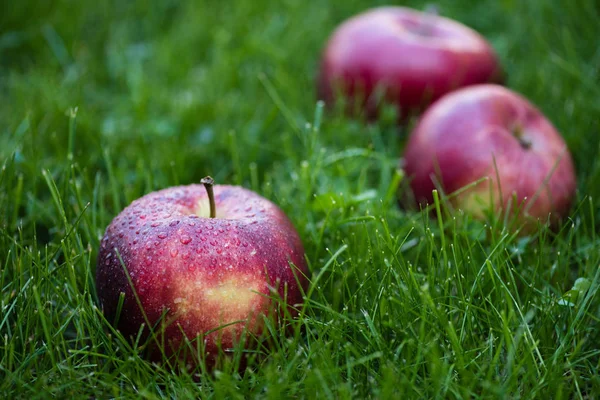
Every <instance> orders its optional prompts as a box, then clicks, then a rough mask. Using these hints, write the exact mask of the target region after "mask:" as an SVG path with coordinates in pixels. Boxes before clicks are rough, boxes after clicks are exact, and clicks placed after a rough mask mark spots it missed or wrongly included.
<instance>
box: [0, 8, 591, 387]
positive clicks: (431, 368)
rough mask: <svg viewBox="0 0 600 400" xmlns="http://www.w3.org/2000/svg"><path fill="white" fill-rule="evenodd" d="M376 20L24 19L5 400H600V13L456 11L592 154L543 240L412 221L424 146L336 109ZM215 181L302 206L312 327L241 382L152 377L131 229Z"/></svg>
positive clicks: (13, 162)
mask: <svg viewBox="0 0 600 400" xmlns="http://www.w3.org/2000/svg"><path fill="white" fill-rule="evenodd" d="M376 4H383V3H381V2H380V1H375V2H373V1H366V0H360V1H359V0H349V1H337V2H333V1H312V2H310V1H303V0H285V1H267V0H253V1H249V0H248V1H242V0H231V1H227V2H216V1H210V0H205V1H203V2H192V1H174V0H157V1H155V2H154V3H153V4H152V6H148V2H147V1H137V0H131V1H109V2H102V1H92V0H81V1H72V0H55V1H53V2H34V1H22V2H20V1H6V2H4V3H3V4H2V6H0V104H1V106H0V165H1V169H0V289H1V291H0V398H6V399H13V398H27V399H32V398H43V399H48V398H86V397H87V398H108V397H115V398H136V399H137V398H161V397H168V398H175V399H185V398H204V397H207V398H208V397H213V398H218V399H221V398H240V399H241V398H254V397H260V398H263V397H264V398H272V399H281V398H288V397H292V398H311V399H313V398H314V399H317V398H318V399H321V398H351V397H354V398H368V397H372V398H540V399H548V398H554V399H579V398H597V397H599V396H600V376H599V375H598V372H599V369H600V324H599V318H600V296H599V295H598V290H597V289H598V286H599V285H600V269H599V268H598V266H599V265H600V250H599V248H600V235H599V234H600V232H599V228H600V210H599V207H600V157H598V152H599V149H600V45H599V43H600V42H599V38H600V23H598V21H600V8H599V5H598V3H597V2H596V1H595V0H577V1H573V0H553V1H518V0H502V1H481V2H472V1H470V0H460V1H459V0H440V1H439V2H437V4H438V7H439V10H440V12H441V13H443V14H444V15H447V16H450V17H452V18H455V19H458V20H459V21H462V22H464V23H466V24H467V25H470V26H472V27H473V28H475V29H477V30H478V31H480V32H481V33H482V34H483V35H484V36H486V37H487V38H488V39H489V40H490V41H491V43H492V44H493V46H494V47H495V48H496V50H497V51H498V53H499V56H500V58H501V60H502V62H503V64H504V66H505V68H506V70H507V73H508V81H507V85H508V86H509V87H510V88H512V89H514V90H516V91H518V92H520V93H522V94H524V95H525V96H526V97H528V98H529V99H530V100H531V101H532V102H533V103H535V104H536V105H538V106H539V108H541V110H542V111H543V112H544V113H545V114H546V115H547V116H549V118H550V119H551V120H552V122H553V123H554V124H555V125H556V126H557V128H558V130H559V131H561V132H562V133H563V135H564V137H565V140H566V141H567V143H568V145H569V147H570V149H571V151H572V154H573V157H574V160H575V164H576V168H577V174H578V179H579V180H578V191H577V199H576V204H575V206H574V207H573V209H572V211H571V214H570V218H569V220H568V221H567V222H566V223H565V224H564V225H563V226H562V227H561V228H560V229H559V230H558V231H555V232H553V231H550V230H548V229H546V228H541V229H540V230H539V231H537V232H535V233H534V234H532V235H531V236H526V237H515V235H513V234H511V232H508V231H505V230H502V229H501V227H500V226H493V227H490V226H488V225H484V224H482V223H478V222H475V221H472V220H470V219H469V218H468V217H467V216H464V215H462V214H457V215H455V216H449V215H446V214H444V215H442V219H441V221H438V220H435V219H430V218H429V217H428V216H427V215H426V214H425V213H418V212H414V211H402V210H400V209H399V208H398V207H397V203H396V192H397V186H398V182H399V180H400V175H398V173H397V163H398V158H399V157H400V155H401V152H402V148H403V146H404V143H405V140H406V136H407V131H406V130H405V129H404V128H398V127H397V126H396V125H395V124H394V122H393V116H391V115H389V113H387V114H385V115H384V116H383V117H382V118H381V119H380V120H379V121H378V122H377V123H375V124H371V125H367V124H365V123H362V122H361V121H358V120H352V119H348V118H345V117H344V116H342V115H340V114H339V113H337V114H336V113H324V114H322V113H321V110H320V109H319V108H318V107H317V105H316V102H315V88H314V79H315V71H316V67H317V63H318V59H319V52H320V50H321V48H322V46H323V43H324V41H325V40H326V38H327V36H328V35H329V33H330V32H331V31H332V29H333V28H334V26H336V25H337V24H338V23H339V22H340V21H342V20H343V19H345V18H347V17H349V16H350V15H353V14H355V13H357V12H359V11H361V10H364V9H366V8H368V7H371V6H374V5H376ZM407 4H409V5H412V6H414V7H416V8H420V9H423V8H424V7H425V4H424V3H422V2H418V1H410V2H407ZM205 175H212V176H213V177H214V178H215V180H216V181H217V182H218V183H230V184H239V185H243V186H245V187H247V188H250V189H252V190H255V191H257V192H259V193H260V194H262V195H263V196H265V197H267V198H269V199H271V200H273V201H274V202H276V203H277V204H279V205H280V207H281V208H282V209H283V210H284V211H285V212H286V213H287V214H288V216H289V217H290V219H291V220H292V221H294V223H295V225H296V227H297V229H298V231H299V233H300V235H301V237H302V239H303V242H304V245H305V247H306V257H307V260H308V263H309V267H310V278H311V288H310V290H309V293H308V295H307V298H306V307H305V315H304V316H303V317H302V318H300V319H299V320H298V321H296V322H294V324H296V325H295V326H296V328H297V329H296V330H295V332H296V334H293V335H291V336H290V337H288V338H285V337H278V338H275V340H274V344H273V345H272V346H271V347H270V348H265V347H260V348H259V349H258V352H257V353H255V354H253V355H252V357H251V358H250V361H249V365H248V366H247V368H246V369H245V370H243V371H241V372H238V368H237V365H236V363H235V362H233V361H232V362H228V363H225V364H224V366H223V367H222V369H220V370H218V371H215V372H212V373H208V372H205V371H204V370H202V369H198V370H197V371H192V373H185V372H174V371H173V370H171V369H168V368H165V367H161V366H159V365H155V364H152V363H150V362H148V361H146V360H145V358H144V357H143V351H142V350H141V349H140V346H132V345H131V344H130V342H129V341H128V340H126V339H125V338H124V337H123V336H122V335H120V334H119V333H118V332H117V331H115V330H114V329H112V327H111V325H110V323H109V322H107V321H106V319H104V318H103V316H102V313H101V310H100V309H99V308H98V301H97V294H96V290H95V282H94V276H95V269H96V256H97V254H98V247H99V241H100V238H101V237H102V234H103V233H104V230H105V228H106V226H107V225H108V224H109V222H110V221H111V220H112V218H113V217H114V216H116V215H117V214H118V213H119V212H120V211H121V210H122V209H123V208H124V207H125V206H126V205H127V204H129V203H130V202H131V201H133V200H134V199H136V198H138V197H140V196H142V195H144V194H146V193H149V192H151V191H153V190H157V189H162V188H165V187H168V186H172V185H178V184H188V183H197V182H199V180H200V179H201V178H202V177H203V176H205ZM580 278H581V280H579V281H578V285H577V287H576V288H575V289H573V287H574V285H575V282H576V280H577V279H580ZM581 282H583V283H584V285H583V286H588V285H589V289H588V290H578V288H579V284H580V283H581Z"/></svg>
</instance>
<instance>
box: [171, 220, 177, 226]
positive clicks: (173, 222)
mask: <svg viewBox="0 0 600 400" xmlns="http://www.w3.org/2000/svg"><path fill="white" fill-rule="evenodd" d="M177 224H179V221H171V222H169V226H175V225H177Z"/></svg>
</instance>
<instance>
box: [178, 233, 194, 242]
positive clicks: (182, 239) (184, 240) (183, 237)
mask: <svg viewBox="0 0 600 400" xmlns="http://www.w3.org/2000/svg"><path fill="white" fill-rule="evenodd" d="M179 241H180V242H181V244H188V243H190V242H191V241H192V238H191V237H189V236H188V235H183V236H181V237H180V238H179Z"/></svg>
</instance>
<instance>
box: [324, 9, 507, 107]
mask: <svg viewBox="0 0 600 400" xmlns="http://www.w3.org/2000/svg"><path fill="white" fill-rule="evenodd" d="M501 80H502V72H501V67H500V65H499V62H498V58H497V57H496V55H495V53H494V50H493V49H492V47H491V46H490V44H489V43H488V42H487V41H486V40H485V39H484V38H483V37H482V36H481V35H480V34H478V33H477V32H475V31H474V30H472V29H470V28H468V27H466V26H465V25H462V24H460V23H458V22H456V21H453V20H451V19H448V18H443V17H440V16H437V15H435V14H433V13H422V12H419V11H416V10H412V9H410V8H405V7H380V8H375V9H372V10H369V11H366V12H364V13H362V14H359V15H357V16H354V17H353V18H350V19H348V20H347V21H345V22H344V23H342V24H341V25H340V26H339V27H338V28H337V29H336V30H335V32H334V33H333V35H332V36H331V38H330V39H329V41H328V43H327V45H326V47H325V49H324V51H323V55H322V60H321V67H320V73H319V78H318V84H317V86H318V88H317V90H318V97H319V99H322V100H325V102H326V103H329V104H331V103H333V102H334V101H335V99H336V98H337V95H342V96H343V97H345V98H347V100H348V104H347V105H348V111H350V112H351V113H352V112H354V111H355V110H356V108H357V106H358V109H359V110H361V111H364V112H365V114H366V116H367V117H369V118H373V117H375V116H376V115H377V108H378V103H379V100H380V99H379V97H380V96H379V94H380V93H383V94H384V96H385V99H386V101H387V102H390V103H392V104H395V105H396V106H397V107H398V111H399V115H400V116H401V117H406V116H408V115H409V114H410V113H412V112H416V111H420V110H422V109H424V108H425V107H426V106H427V105H429V104H430V103H431V102H433V101H434V100H436V99H438V98H439V97H441V96H442V95H444V94H446V93H448V92H449V91H451V90H454V89H457V88H459V87H462V86H467V85H473V84H478V83H486V82H497V83H500V82H501Z"/></svg>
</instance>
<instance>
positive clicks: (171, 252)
mask: <svg viewBox="0 0 600 400" xmlns="http://www.w3.org/2000/svg"><path fill="white" fill-rule="evenodd" d="M170 254H171V257H173V258H175V257H177V254H179V250H177V249H171V251H170Z"/></svg>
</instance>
